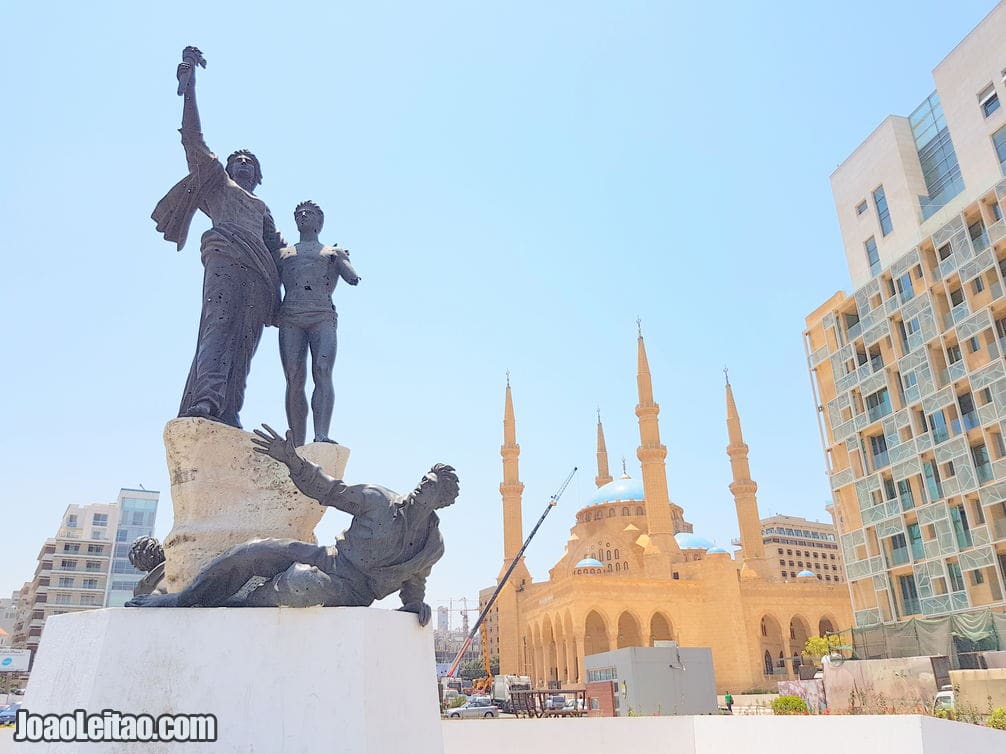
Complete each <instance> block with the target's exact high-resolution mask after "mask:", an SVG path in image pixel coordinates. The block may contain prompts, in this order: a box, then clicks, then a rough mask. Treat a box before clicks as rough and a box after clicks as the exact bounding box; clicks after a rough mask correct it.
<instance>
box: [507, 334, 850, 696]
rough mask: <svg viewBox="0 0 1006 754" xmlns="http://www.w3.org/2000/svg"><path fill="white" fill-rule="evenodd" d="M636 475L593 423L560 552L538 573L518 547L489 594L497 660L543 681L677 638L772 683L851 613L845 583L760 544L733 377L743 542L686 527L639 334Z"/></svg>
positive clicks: (725, 673) (723, 675) (510, 448)
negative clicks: (618, 463)
mask: <svg viewBox="0 0 1006 754" xmlns="http://www.w3.org/2000/svg"><path fill="white" fill-rule="evenodd" d="M637 349H638V355H637V386H638V396H639V403H638V405H637V406H636V416H637V418H638V423H639V435H640V445H639V448H638V450H637V453H636V455H637V457H638V459H639V461H640V466H641V472H642V473H641V475H640V477H641V478H640V479H633V478H631V477H630V476H629V475H628V474H625V473H623V475H622V476H621V477H620V478H619V479H613V478H612V477H611V475H610V473H609V469H608V456H607V449H606V447H605V444H604V432H603V428H602V427H601V423H600V420H598V427H597V441H598V445H597V477H596V479H595V482H596V485H597V490H596V492H595V494H594V496H593V498H592V499H591V500H590V501H589V502H588V503H587V505H585V506H584V507H583V508H582V509H581V510H579V511H578V512H577V514H576V520H575V523H574V524H573V527H572V529H571V530H570V537H569V540H568V542H567V544H566V549H565V552H564V553H563V554H562V555H561V557H560V558H559V559H558V561H557V562H556V564H555V566H554V567H553V568H552V569H551V570H550V571H549V577H548V579H547V580H544V581H537V582H536V581H535V580H534V579H533V578H532V577H531V574H530V573H529V572H528V569H527V566H526V564H525V563H524V561H523V559H522V560H521V561H520V562H519V563H518V565H517V568H516V570H515V571H514V574H513V576H511V579H510V581H509V582H507V584H506V585H505V586H504V588H503V591H502V592H501V594H500V597H499V599H498V601H497V605H498V608H497V613H498V614H497V616H496V621H497V625H498V647H499V649H498V651H499V658H500V672H501V673H505V674H516V675H529V676H531V678H532V680H533V681H534V682H535V683H536V684H537V685H539V686H544V685H546V684H547V683H549V682H553V683H560V684H570V683H583V682H584V681H585V680H586V678H585V671H584V657H585V656H586V655H591V654H596V653H599V652H605V651H608V650H610V649H618V648H622V647H633V646H651V645H653V644H654V643H655V642H657V641H666V640H676V641H677V642H678V643H679V644H680V645H682V646H688V647H710V648H712V653H713V663H714V668H715V674H716V683H717V687H718V688H719V689H720V690H721V691H726V690H728V689H733V690H734V691H738V690H741V689H751V688H766V689H774V688H775V683H774V681H776V680H779V679H780V678H786V677H792V673H793V672H794V662H793V657H794V656H795V655H796V656H798V655H799V653H800V651H801V650H802V648H803V646H804V643H805V641H806V639H807V638H808V637H809V636H812V635H817V634H819V633H821V632H823V631H828V630H835V629H841V628H845V627H847V626H848V625H849V623H850V621H851V614H850V611H849V597H848V593H847V591H846V589H845V586H844V585H843V584H833V583H828V582H824V581H823V580H818V579H817V578H816V577H815V574H814V573H813V572H810V573H805V574H803V575H802V576H799V577H797V578H794V579H792V580H788V579H786V580H784V579H783V578H782V577H781V576H780V572H779V569H778V567H777V562H778V561H777V559H776V558H775V557H774V553H768V552H766V549H765V545H764V544H763V541H762V531H761V523H760V520H759V517H758V504H757V500H756V491H757V489H758V485H757V484H756V483H755V482H754V481H752V479H751V476H750V470H749V468H748V447H747V445H746V444H745V443H744V438H743V434H742V431H741V422H740V417H739V415H738V413H737V408H736V405H735V404H734V397H733V389H732V388H731V386H730V384H729V383H728V384H727V385H726V420H727V422H726V423H727V436H728V438H729V445H728V446H727V456H728V457H729V459H730V466H731V469H732V472H733V482H732V484H731V485H730V491H731V493H732V494H733V497H734V502H735V509H736V515H737V521H738V524H739V528H740V541H741V546H742V550H741V552H740V553H739V554H738V556H737V558H736V559H734V558H732V557H731V555H730V553H729V552H728V551H727V550H725V549H723V548H720V547H715V546H713V543H712V542H710V541H708V540H706V539H703V538H702V537H700V536H697V535H696V534H694V533H693V532H692V526H691V524H689V523H688V522H687V521H685V518H684V510H683V509H682V507H681V506H680V505H677V504H675V503H672V502H671V500H670V498H669V495H668V490H667V479H666V470H665V465H664V459H665V457H666V455H667V449H666V448H665V447H664V445H663V444H661V442H660V430H659V425H658V414H659V411H660V407H659V406H658V405H657V403H656V402H655V401H654V399H653V386H652V380H651V375H650V369H649V365H648V362H647V358H646V349H645V344H644V342H643V338H642V335H640V337H639V339H638V344H637ZM503 427H504V432H503V436H504V441H503V447H502V448H501V454H502V457H503V483H502V484H501V485H500V493H501V495H502V499H503V541H504V551H503V555H504V562H503V567H502V568H501V571H500V576H502V575H503V572H504V570H505V569H506V568H507V566H508V565H509V564H510V563H511V562H512V561H513V559H514V558H515V557H516V555H517V553H518V552H519V550H520V547H521V545H522V543H523V529H522V523H521V496H522V492H523V484H522V483H521V482H520V476H519V469H518V458H519V455H520V446H519V445H518V444H517V425H516V417H515V412H514V406H513V397H512V394H511V390H510V385H509V384H508V385H507V388H506V403H505V411H504V421H503Z"/></svg>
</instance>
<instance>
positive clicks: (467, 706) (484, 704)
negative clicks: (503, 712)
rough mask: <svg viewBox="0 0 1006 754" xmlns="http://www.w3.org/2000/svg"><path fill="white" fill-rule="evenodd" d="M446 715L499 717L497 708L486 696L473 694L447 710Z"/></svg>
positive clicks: (455, 716) (454, 716)
mask: <svg viewBox="0 0 1006 754" xmlns="http://www.w3.org/2000/svg"><path fill="white" fill-rule="evenodd" d="M447 717H453V718H465V717H499V710H498V709H496V705H495V704H493V702H492V699H490V698H489V697H488V696H473V697H472V698H471V699H469V700H468V701H467V702H465V703H464V704H462V705H461V706H460V707H455V708H454V709H452V710H448V711H447Z"/></svg>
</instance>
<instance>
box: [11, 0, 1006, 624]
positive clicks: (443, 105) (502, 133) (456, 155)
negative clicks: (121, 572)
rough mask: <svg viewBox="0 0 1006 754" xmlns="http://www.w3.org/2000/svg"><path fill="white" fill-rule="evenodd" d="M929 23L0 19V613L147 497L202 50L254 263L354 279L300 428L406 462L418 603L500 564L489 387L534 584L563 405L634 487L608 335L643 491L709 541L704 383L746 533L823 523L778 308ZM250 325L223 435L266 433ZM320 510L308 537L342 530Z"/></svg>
mask: <svg viewBox="0 0 1006 754" xmlns="http://www.w3.org/2000/svg"><path fill="white" fill-rule="evenodd" d="M992 6H993V3H992V2H990V1H989V0H980V1H977V0H962V1H961V2H956V3H942V2H923V3H919V2H912V3H909V2H900V3H876V2H862V1H860V0H855V1H850V2H845V3H823V4H822V3H818V4H810V5H808V4H807V3H805V2H779V3H757V4H755V3H751V4H745V5H743V6H733V5H730V4H722V3H693V4H683V3H682V4H672V3H660V2H652V3H645V2H620V3H591V2H588V3H584V2H555V3H530V2H515V3H488V4H487V3H476V4H472V3H462V2H457V3H423V4H414V3H389V2H375V3H367V4H364V5H362V6H361V5H359V4H356V6H355V7H349V6H348V5H346V6H344V5H343V4H341V3H340V4H336V3H324V4H322V3H299V4H294V5H291V6H287V7H285V8H283V9H280V8H279V7H278V6H276V5H275V4H271V3H270V4H267V3H262V4H256V3H244V4H236V3H235V4H225V3H205V4H202V5H201V6H192V5H187V6H158V7H157V8H153V7H152V6H149V5H146V4H142V3H140V4H138V3H118V4H113V3H100V4H80V5H71V4H67V5H62V6H61V7H60V8H59V9H58V10H57V9H54V8H52V7H49V6H44V5H32V4H29V3H20V4H17V5H15V6H12V7H10V8H9V9H8V10H7V12H6V13H5V28H7V29H8V34H7V35H6V42H5V45H6V52H7V60H8V64H7V66H6V70H5V74H4V90H5V91H4V98H5V101H6V104H7V108H6V117H5V118H4V123H3V127H2V130H3V133H4V135H5V138H4V142H5V144H6V148H5V149H4V150H3V155H2V156H0V161H2V163H0V164H2V165H3V175H4V176H5V180H4V182H3V184H2V188H0V227H3V229H4V242H5V243H4V246H5V255H4V256H5V278H6V283H7V294H6V296H7V298H6V301H7V306H6V311H7V317H6V322H7V326H6V328H5V338H4V340H5V345H6V348H5V353H6V358H5V359H4V363H5V368H4V379H3V385H4V400H3V404H2V414H0V416H2V420H3V427H4V429H5V432H4V434H3V436H2V438H0V458H2V459H3V461H2V465H3V475H2V485H0V495H2V500H3V511H4V513H5V517H4V524H3V532H4V535H3V540H2V547H0V593H4V594H7V593H9V592H10V590H12V589H14V588H17V587H18V586H20V584H21V583H22V582H23V581H24V580H25V579H27V578H30V576H31V574H32V572H33V570H34V567H35V556H36V555H37V552H38V549H39V547H40V546H41V544H42V541H43V540H44V539H45V538H46V537H47V536H51V535H52V534H53V533H54V531H55V528H56V526H57V524H58V521H59V518H60V515H61V514H62V512H63V510H64V509H65V507H66V506H67V505H68V504H70V503H78V504H85V503H91V502H99V501H109V500H112V499H114V497H115V495H116V493H117V491H118V489H119V487H120V486H127V487H135V486H137V485H139V484H143V485H144V486H145V487H147V488H148V489H159V490H161V492H162V498H161V500H162V503H161V509H160V512H159V516H158V525H157V534H158V535H159V536H162V537H163V536H164V535H165V534H166V533H167V532H168V531H169V529H170V525H171V505H170V492H169V491H170V488H169V484H168V479H167V474H166V470H165V464H164V451H163V445H162V442H161V432H162V430H163V427H164V424H165V422H166V421H168V420H169V419H170V418H172V417H173V416H174V414H175V412H176V410H177V404H178V400H179V397H180V392H181V389H182V385H183V383H184V379H185V375H186V372H187V370H188V365H189V361H190V359H191V357H192V351H193V349H194V344H195V335H196V326H197V322H198V317H199V297H200V285H201V274H202V271H201V267H200V262H199V253H198V238H199V233H200V232H201V231H202V230H203V229H204V228H205V227H206V221H205V218H202V217H201V216H200V218H199V219H198V220H197V221H196V224H195V226H194V227H193V231H192V233H191V234H190V242H189V245H188V246H187V247H186V248H185V249H184V251H183V252H181V253H176V252H175V250H174V247H173V245H171V244H168V243H166V242H165V241H163V240H162V239H161V238H160V236H158V235H157V233H156V232H155V231H154V227H153V223H152V222H151V221H150V220H149V215H150V211H151V209H152V208H153V206H154V204H155V203H156V201H157V200H158V199H159V198H160V196H161V195H162V194H163V193H164V192H165V191H166V190H167V189H168V188H169V187H170V186H171V185H173V184H174V182H175V181H177V180H178V179H179V178H181V177H182V175H183V174H184V172H185V162H184V158H183V155H182V150H181V147H180V146H179V143H178V135H177V132H176V129H177V128H178V126H179V121H180V115H181V99H180V98H179V97H177V96H176V94H175V86H176V84H175V79H174V69H175V65H176V63H177V62H178V58H179V54H180V52H181V49H182V47H183V46H185V45H186V44H196V45H198V46H199V47H201V48H202V50H203V51H204V52H205V54H206V57H207V59H208V61H209V67H208V68H207V69H206V70H205V71H202V70H200V71H199V73H198V82H199V96H200V105H201V109H202V116H203V129H204V132H205V134H206V139H207V142H208V143H209V145H210V147H211V148H212V149H214V150H215V151H217V152H218V153H221V154H224V155H226V154H228V153H229V152H230V151H232V150H233V149H235V148H238V147H248V148H250V149H252V150H253V151H255V152H256V154H258V156H259V157H260V159H261V160H262V164H263V173H264V176H265V182H264V184H263V185H262V186H261V188H260V190H259V195H260V196H262V198H263V199H264V200H265V201H266V202H267V203H268V204H269V205H270V207H271V208H272V211H273V214H274V215H275V217H276V219H277V222H278V223H279V225H280V227H281V229H282V230H283V231H284V232H285V233H286V235H287V237H288V238H290V239H293V238H294V237H295V235H296V232H295V229H294V227H293V222H292V219H291V213H292V210H293V207H294V205H295V204H296V203H297V202H298V201H300V200H302V199H305V198H312V199H315V200H316V201H318V202H319V203H320V204H321V205H322V206H323V208H324V209H325V211H326V218H327V225H326V228H325V230H324V232H323V240H325V241H326V242H329V243H335V242H338V243H340V244H341V245H343V246H345V247H348V248H350V249H351V250H352V252H353V261H354V264H355V265H356V267H357V269H358V271H359V272H360V273H361V275H362V276H363V278H364V279H363V283H362V284H361V285H360V286H359V287H358V288H355V289H352V288H348V287H343V286H340V288H339V289H338V291H337V293H336V299H337V300H336V305H337V307H338V309H339V313H340V317H339V328H340V329H339V335H340V347H339V348H340V350H339V356H338V361H337V364H336V400H337V404H336V415H335V422H334V427H333V436H334V437H335V438H336V439H338V440H339V441H340V442H342V443H344V444H346V445H348V446H350V448H351V449H352V457H351V459H350V463H349V467H348V470H347V478H348V480H350V481H354V482H356V481H372V482H379V483H383V484H386V485H388V486H390V487H392V488H395V489H400V490H407V489H409V488H411V486H412V485H413V484H414V483H415V482H416V480H418V478H419V477H420V475H421V474H422V473H423V472H424V471H425V470H426V469H427V468H428V467H429V466H430V465H431V464H432V463H433V462H435V461H446V462H449V463H452V464H454V465H455V466H456V467H457V468H458V471H459V474H460V477H461V484H462V496H461V498H460V500H459V502H458V504H457V505H456V506H455V507H453V508H451V509H448V510H447V511H445V512H444V515H443V531H444V535H445V538H446V540H447V554H446V555H445V557H444V559H443V561H441V563H440V564H439V565H438V566H437V567H436V569H435V572H434V574H433V577H432V579H431V581H430V585H429V592H428V600H429V601H430V603H431V604H432V605H433V606H434V607H436V606H437V605H438V604H440V603H441V602H442V601H446V600H448V599H451V598H458V597H461V596H468V597H469V598H472V599H474V597H475V595H476V592H477V590H478V589H479V588H480V587H482V586H486V585H488V584H490V583H492V581H493V579H494V577H495V575H496V573H497V571H498V570H499V567H500V562H501V557H502V555H501V532H500V520H501V517H500V504H499V492H498V489H497V487H498V484H499V480H500V473H501V471H500V468H501V467H500V458H499V445H500V441H501V418H502V413H503V388H504V380H505V376H504V375H505V371H506V370H507V369H509V370H510V372H511V374H512V384H513V389H514V398H515V403H516V409H517V419H518V439H519V441H520V444H521V448H522V455H521V476H522V478H523V481H524V482H525V484H526V490H525V496H524V514H525V516H524V517H525V522H526V524H525V525H526V528H530V525H531V524H532V523H533V522H534V521H535V520H536V519H537V517H538V515H539V514H540V512H541V510H542V509H543V506H544V504H545V501H546V500H547V498H548V496H549V495H550V494H551V493H552V492H553V491H554V489H555V488H556V487H557V486H558V484H559V483H560V482H561V481H562V479H563V478H564V477H565V476H566V474H567V472H568V471H569V469H570V468H571V467H572V466H573V465H578V466H580V467H581V472H580V474H579V475H578V477H577V479H576V480H575V481H574V483H573V484H572V485H571V486H570V488H569V490H568V492H567V493H566V495H565V497H564V498H563V499H562V501H561V504H560V506H559V507H558V508H557V509H556V510H555V511H554V512H553V513H552V514H551V515H550V518H549V520H548V522H547V523H546V525H545V526H544V527H543V528H542V530H541V533H540V535H539V537H538V539H537V540H536V541H535V542H534V543H533V544H532V546H531V548H530V551H529V556H528V560H529V564H530V566H531V569H532V573H533V574H534V575H535V578H545V577H546V576H547V569H548V568H549V567H551V565H552V564H554V563H555V561H556V560H557V559H558V558H559V556H560V555H561V553H562V549H563V546H564V543H565V541H566V539H567V536H568V529H569V527H570V525H571V523H572V521H573V516H574V513H575V510H576V509H577V508H578V506H579V504H581V503H582V502H583V501H585V500H586V499H587V498H588V497H589V496H590V493H591V492H592V490H593V477H594V474H595V465H594V422H595V418H594V411H595V408H596V407H597V406H600V408H601V411H602V414H603V416H604V419H605V430H606V433H607V439H608V449H609V452H610V454H611V458H612V466H613V471H614V467H615V466H616V465H617V459H618V458H619V457H620V456H622V455H625V456H626V457H627V458H628V459H629V466H630V469H629V470H630V473H631V474H633V475H636V474H638V462H637V461H636V460H635V449H636V446H637V445H638V432H637V426H636V420H635V416H634V414H633V408H634V406H635V402H636V395H635V323H634V321H635V319H636V317H637V316H639V317H641V318H642V320H643V328H644V332H645V335H646V337H647V344H648V350H649V357H650V365H651V367H652V371H653V378H654V389H655V393H656V399H657V401H658V402H659V403H660V404H661V417H660V418H661V431H662V437H663V441H664V443H665V444H666V445H667V447H668V460H667V476H668V480H669V485H670V493H671V497H672V499H673V500H674V501H675V502H677V503H678V504H680V505H682V506H683V507H684V509H685V513H686V517H687V518H688V519H689V520H691V521H692V522H693V523H694V524H695V530H696V532H698V533H701V534H703V535H705V536H707V537H710V538H713V539H716V540H717V541H718V542H720V543H725V542H727V541H728V540H729V539H730V537H732V536H735V535H736V529H737V525H736V520H735V517H734V512H733V504H732V499H731V497H730V495H729V492H728V490H727V484H728V483H729V481H730V480H729V465H728V462H727V457H726V455H725V453H724V446H725V444H726V428H725V424H724V405H723V388H722V384H723V379H722V377H723V376H722V373H721V369H722V367H723V365H724V364H728V365H730V368H731V379H732V382H733V384H734V386H735V393H736V396H737V402H738V406H739V409H740V412H741V415H742V419H743V422H744V431H745V435H746V439H747V441H748V444H749V445H750V447H751V468H752V473H753V476H754V478H755V479H756V481H757V482H758V483H759V486H760V489H759V503H760V508H761V513H762V515H763V516H765V515H769V514H772V513H775V512H783V513H789V514H795V515H803V516H808V517H810V518H818V519H822V520H823V519H826V518H827V514H826V513H825V511H824V505H825V504H826V502H827V499H828V496H829V490H828V485H827V482H826V479H825V477H824V475H823V459H822V452H821V446H820V441H819V438H818V429H817V424H816V419H815V414H814V407H813V402H812V398H811V392H810V386H809V380H808V376H807V371H806V363H805V359H804V352H803V345H802V339H801V332H802V330H803V319H804V316H805V315H806V314H807V313H809V312H810V311H812V310H813V309H814V308H816V307H817V306H818V305H819V304H821V303H822V302H823V301H824V300H825V299H826V298H827V297H828V296H830V295H831V294H832V293H834V292H835V291H836V290H838V289H847V288H848V286H849V282H848V274H847V272H846V269H845V264H844V259H843V255H842V250H841V244H840V239H839V235H838V229H837V223H836V221H835V217H834V208H833V204H832V199H831V193H830V190H829V184H828V176H829V174H830V173H831V172H832V170H834V168H835V166H836V165H837V164H838V163H839V162H840V161H841V160H843V159H844V158H845V157H846V156H847V155H848V154H849V153H850V152H851V151H852V150H853V149H854V148H855V147H856V146H857V145H858V144H859V143H860V141H862V139H863V138H865V136H866V135H867V134H868V133H869V132H870V131H871V130H872V129H873V128H874V127H875V126H876V125H877V124H878V123H879V122H880V121H881V120H882V119H883V118H884V117H885V116H886V115H888V114H889V113H892V112H893V113H900V114H907V113H909V112H910V111H911V110H912V109H913V108H914V107H915V106H916V105H917V104H918V103H919V102H921V101H922V100H923V99H924V98H925V97H926V96H927V95H928V94H929V93H930V92H931V91H932V89H933V83H932V79H931V75H930V71H931V70H932V68H933V67H934V66H935V65H936V64H937V63H938V62H939V61H940V60H941V59H942V58H943V56H944V55H946V54H947V53H948V52H949V51H950V50H951V49H952V48H953V46H954V45H955V44H956V43H957V42H958V41H959V40H960V39H961V38H962V37H963V36H964V35H965V34H966V33H967V32H968V31H969V30H970V29H971V28H972V27H973V26H974V25H975V24H976V23H977V22H978V21H979V20H980V19H981V18H982V17H983V16H984V15H985V13H987V12H988V10H990V9H991V7H992ZM283 386H284V382H283V376H282V371H281V369H280V366H279V359H278V356H277V349H276V331H275V330H274V329H270V330H267V331H266V334H265V337H264V338H263V341H262V345H261V347H260V349H259V353H258V354H257V356H256V358H255V361H254V362H253V365H252V374H251V380H250V383H249V387H248V398H247V402H246V404H245V407H244V410H243V412H242V419H243V421H244V423H245V426H246V427H249V426H254V425H255V424H257V423H258V422H260V421H263V420H264V421H267V422H269V423H271V424H273V425H274V426H279V425H281V424H282V423H283V421H284V413H283V399H282V396H283ZM341 516H342V514H339V513H338V512H334V511H333V512H329V513H327V514H326V518H325V520H324V521H323V523H322V525H321V526H320V527H319V532H318V533H319V536H320V538H321V539H322V540H324V541H328V540H330V539H331V538H332V537H333V536H334V535H335V534H336V533H337V532H338V531H339V530H341V529H342V528H344V526H345V525H346V524H347V520H346V519H345V518H344V517H341Z"/></svg>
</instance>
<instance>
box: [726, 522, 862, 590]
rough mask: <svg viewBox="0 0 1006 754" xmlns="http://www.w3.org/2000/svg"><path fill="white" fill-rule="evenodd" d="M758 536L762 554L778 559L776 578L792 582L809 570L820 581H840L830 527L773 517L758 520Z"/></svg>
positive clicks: (837, 554)
mask: <svg viewBox="0 0 1006 754" xmlns="http://www.w3.org/2000/svg"><path fill="white" fill-rule="evenodd" d="M761 535H762V542H763V543H764V544H765V552H766V553H768V555H769V557H772V555H773V554H774V555H775V556H776V557H777V558H778V561H779V569H778V570H779V577H780V578H782V579H795V578H796V577H797V575H798V574H799V573H800V572H801V571H811V572H812V573H813V574H814V575H815V576H817V578H818V579H819V580H820V581H825V582H834V583H838V582H841V581H843V578H842V574H843V571H842V551H841V550H840V549H839V547H838V537H836V536H835V527H834V525H832V524H823V523H821V522H820V521H809V520H807V519H806V518H800V517H799V516H781V515H777V516H770V517H769V518H763V519H762V520H761ZM734 544H740V541H739V540H734Z"/></svg>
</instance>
